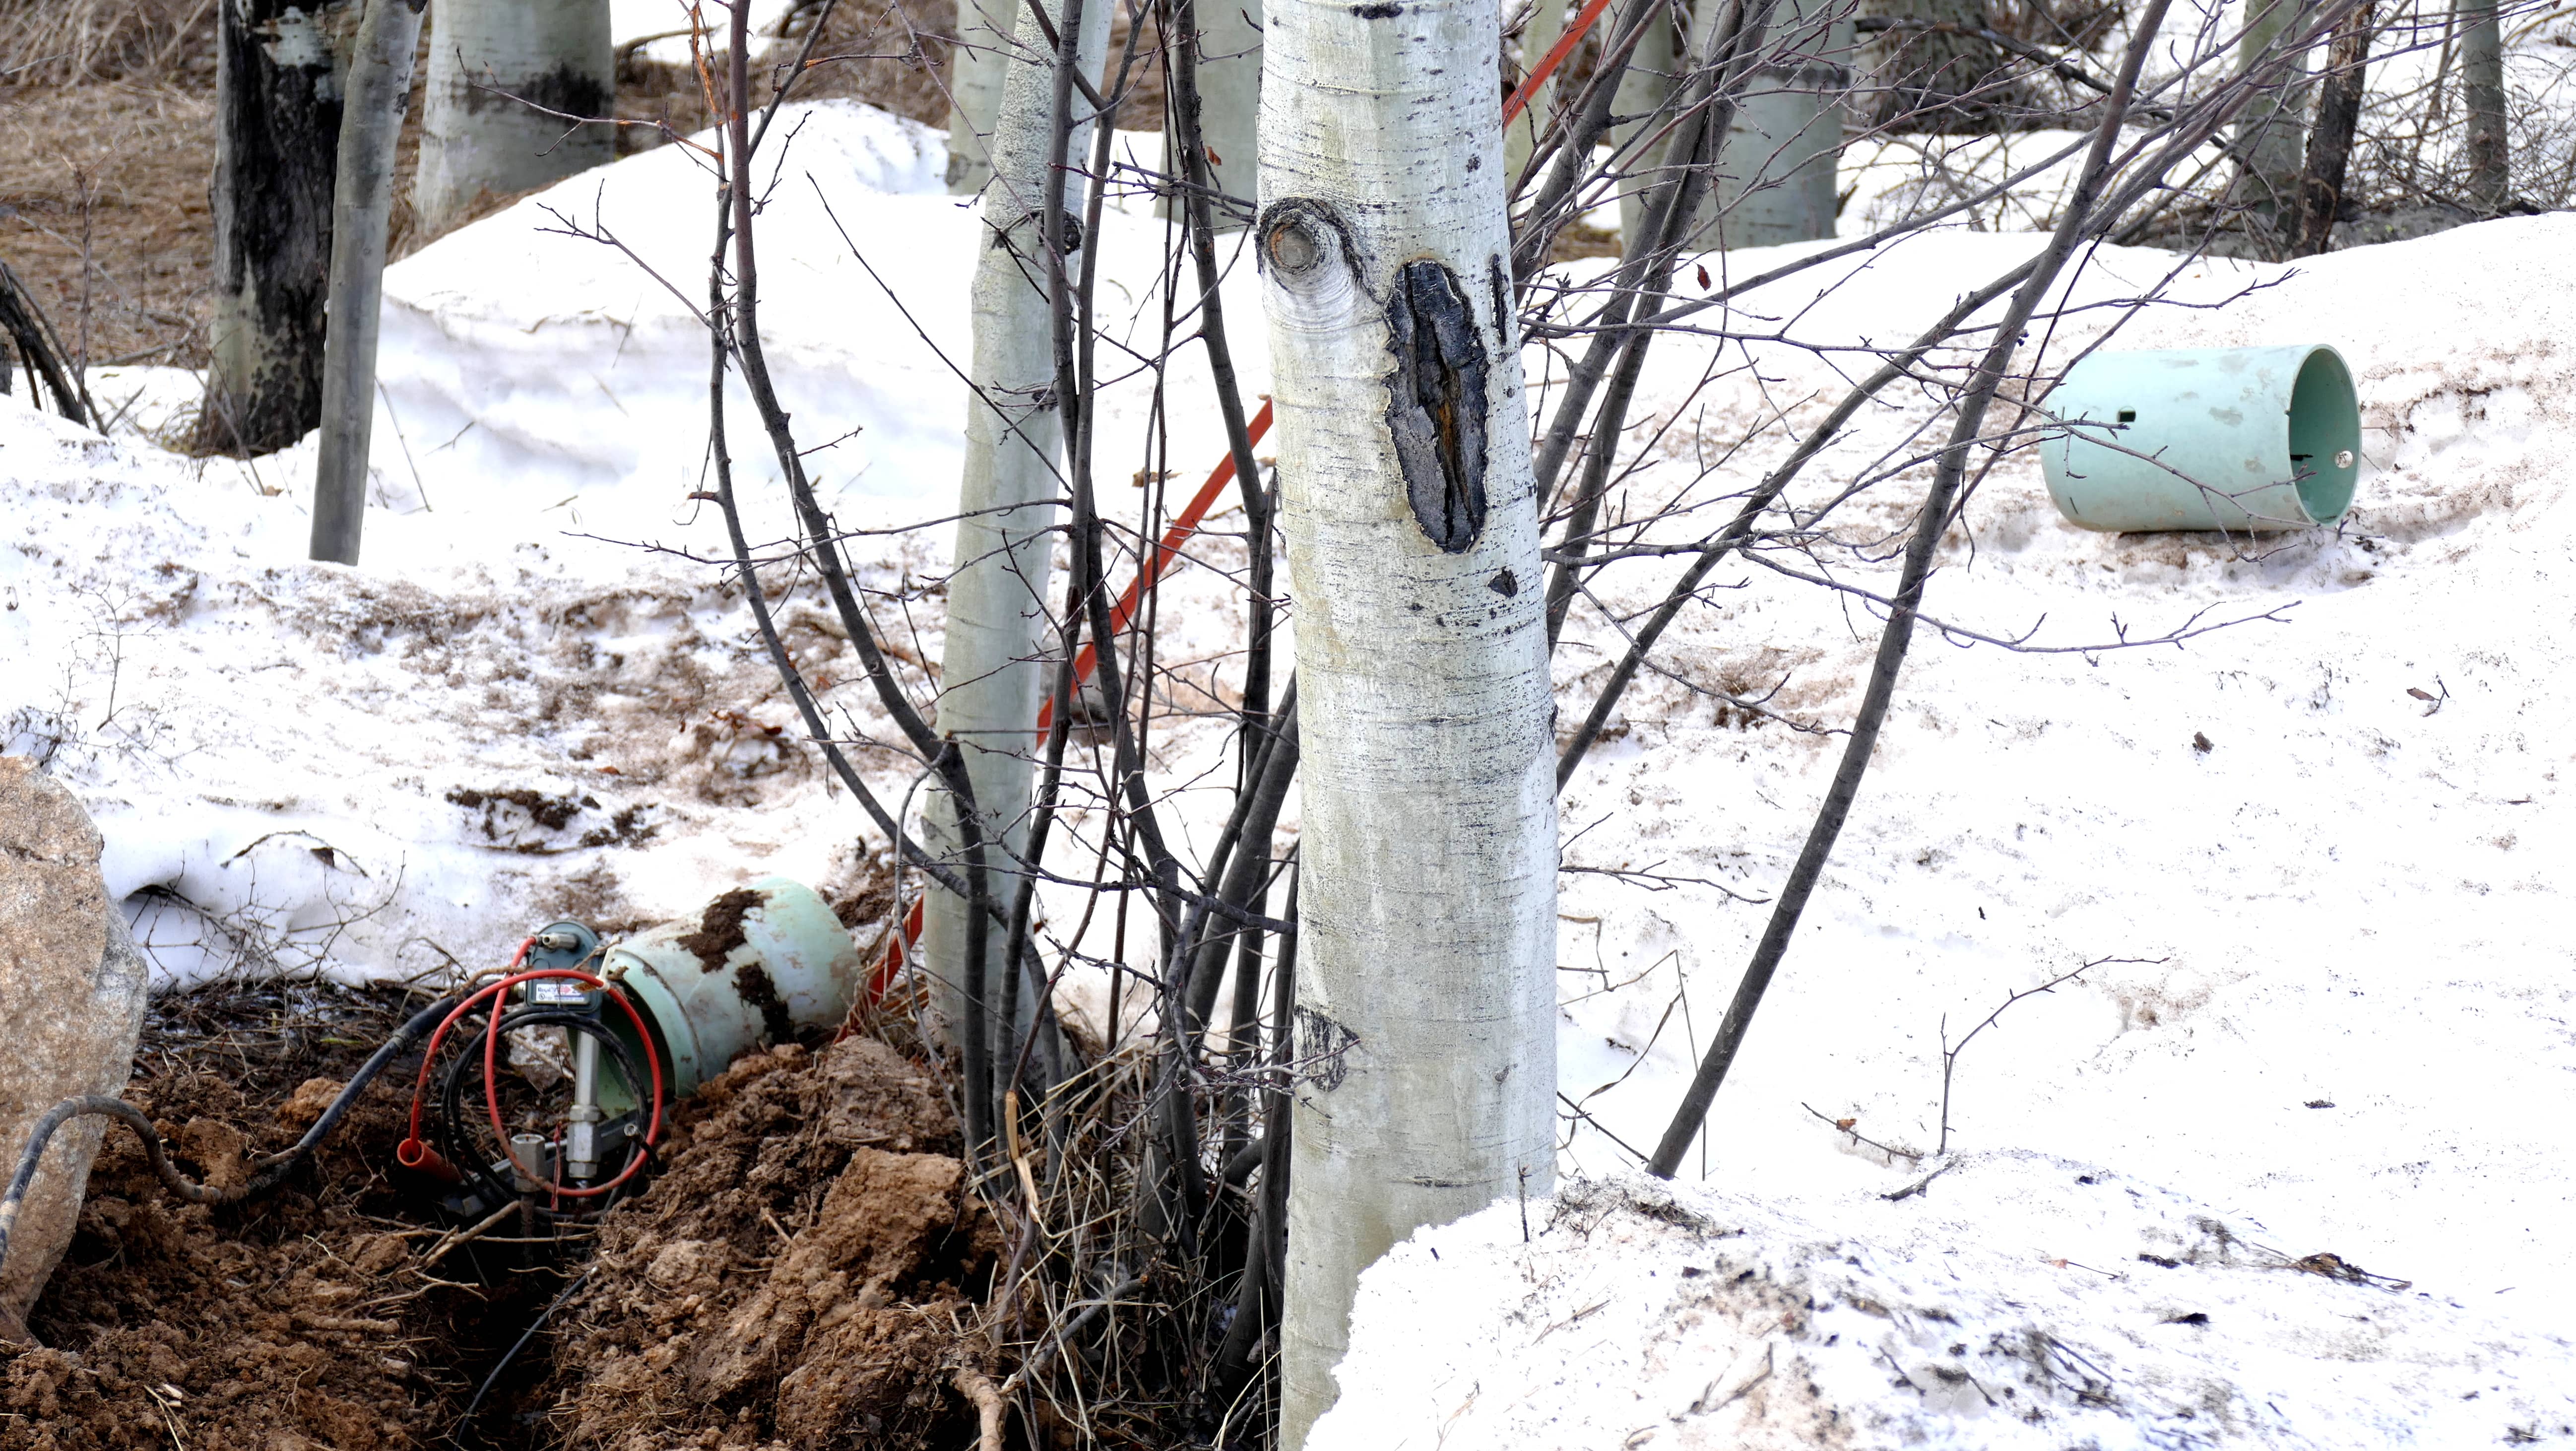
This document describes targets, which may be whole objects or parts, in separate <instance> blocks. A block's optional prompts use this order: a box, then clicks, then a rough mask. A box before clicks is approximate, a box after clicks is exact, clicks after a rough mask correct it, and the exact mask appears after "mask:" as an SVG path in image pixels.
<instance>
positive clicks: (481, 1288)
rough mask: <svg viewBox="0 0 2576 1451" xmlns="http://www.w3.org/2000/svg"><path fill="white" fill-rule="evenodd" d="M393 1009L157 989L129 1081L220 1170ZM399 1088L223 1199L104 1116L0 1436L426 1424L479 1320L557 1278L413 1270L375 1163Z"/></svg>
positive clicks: (398, 1211)
mask: <svg viewBox="0 0 2576 1451" xmlns="http://www.w3.org/2000/svg"><path fill="white" fill-rule="evenodd" d="M408 1011H409V1006H408V1005H407V1004H406V1002H405V999H404V996H403V994H402V993H400V992H399V991H383V990H380V991H375V992H366V993H343V992H340V991H337V990H333V989H327V988H326V989H313V988H298V989H270V990H263V991H257V992H242V991H225V990H218V991H215V992H208V993H190V994H182V995H173V996H166V997H163V998H160V999H158V1000H156V1001H155V1002H154V1004H153V1007H152V1012H151V1017H150V1019H149V1022H148V1024H147V1027H146V1030H145V1040H144V1045H143V1050H142V1052H141V1053H140V1054H139V1055H138V1061H137V1064H136V1076H135V1080H134V1082H133V1083H132V1084H131V1085H130V1086H129V1087H128V1089H127V1094H126V1096H127V1097H128V1099H129V1100H130V1101H132V1102H133V1103H135V1104H136V1105H137V1106H139V1107H141V1108H143V1109H144V1110H145V1111H146V1112H147V1113H150V1114H151V1115H152V1116H153V1117H154V1119H155V1121H156V1122H157V1123H158V1124H159V1125H160V1126H161V1128H162V1131H163V1133H164V1135H165V1136H166V1137H168V1138H170V1139H172V1140H174V1141H176V1142H177V1143H178V1145H179V1146H180V1149H181V1155H180V1157H181V1163H182V1167H184V1168H186V1169H187V1170H188V1171H189V1172H191V1173H192V1174H195V1175H198V1176H199V1177H202V1178H206V1179H208V1180H210V1181H211V1182H214V1183H218V1184H220V1183H226V1182H233V1183H238V1182H239V1181H240V1179H241V1177H242V1175H243V1172H244V1171H243V1167H242V1166H243V1161H244V1159H245V1158H246V1157H249V1156H251V1155H255V1154H260V1153H268V1152H273V1151H275V1150H277V1149H280V1148H283V1147H285V1146H286V1145H287V1144H288V1143H290V1142H292V1141H293V1139H294V1138H295V1137H296V1136H297V1135H298V1134H300V1133H301V1132H302V1131H303V1129H304V1128H305V1127H306V1126H308V1125H309V1124H310V1123H311V1122H312V1121H313V1118H314V1117H315V1116H316V1115H317V1114H318V1113H319V1112H320V1111H321V1110H322V1108H323V1107H324V1106H326V1105H327V1104H328V1103H329V1101H330V1099H331V1097H332V1096H333V1095H334V1094H335V1093H336V1092H337V1088H338V1084H339V1082H340V1081H341V1077H342V1075H345V1074H346V1073H348V1072H349V1071H350V1070H351V1069H353V1068H354V1067H355V1066H356V1065H357V1063H358V1062H359V1061H360V1060H361V1059H363V1058H364V1056H365V1055H366V1054H367V1052H368V1051H370V1050H371V1049H372V1047H373V1046H374V1044H375V1043H376V1042H378V1041H380V1040H381V1039H382V1038H384V1037H385V1036H387V1035H388V1034H390V1033H391V1031H392V1030H393V1028H394V1027H395V1026H397V1025H398V1024H399V1023H400V1021H401V1019H402V1017H404V1016H406V1015H407V1013H408ZM397 1080H399V1081H397ZM408 1091H409V1088H408V1079H407V1077H405V1076H404V1075H402V1074H401V1073H399V1072H398V1071H397V1072H390V1073H388V1074H386V1075H385V1076H384V1077H383V1078H381V1079H379V1080H378V1081H377V1083H376V1084H375V1085H374V1086H373V1087H372V1088H371V1089H370V1090H369V1092H368V1093H367V1094H366V1095H365V1096H363V1097H362V1098H361V1099H360V1101H359V1102H358V1104H357V1105H356V1106H355V1107H354V1108H353V1109H352V1110H351V1112H350V1114H349V1117H348V1118H347V1119H346V1120H344V1121H343V1123H342V1126H341V1128H340V1131H339V1133H337V1134H336V1135H334V1136H333V1138H332V1139H330V1140H328V1141H326V1142H325V1144H324V1145H323V1147H322V1148H321V1149H320V1151H318V1152H317V1153H316V1154H315V1156H314V1158H313V1160H312V1161H310V1162H309V1163H308V1164H307V1165H306V1166H305V1167H304V1168H303V1169H301V1170H299V1171H298V1172H297V1174H296V1175H295V1176H294V1178H292V1179H291V1180H290V1181H289V1182H288V1184H287V1186H286V1187H285V1188H284V1189H282V1190H280V1191H279V1192H277V1193H276V1194H274V1195H271V1196H269V1197H267V1198H265V1199H262V1200H258V1201H255V1202H252V1203H249V1204H244V1205H238V1206H226V1207H220V1208H207V1207H203V1206H196V1205H187V1204H181V1203H179V1202H177V1201H175V1200H173V1199H172V1198H171V1197H170V1196H169V1195H168V1194H167V1193H166V1192H165V1191H164V1190H163V1189H162V1187H161V1185H160V1183H159V1181H158V1180H156V1179H154V1178H153V1177H152V1173H151V1170H150V1168H149V1167H148V1165H147V1164H146V1161H145V1159H144V1156H143V1153H142V1150H141V1148H140V1146H139V1145H138V1144H137V1142H136V1140H135V1138H134V1136H133V1135H132V1134H131V1133H128V1132H126V1131H125V1130H123V1129H121V1128H118V1129H112V1130H110V1132H109V1134H108V1137H107V1140H106V1143H105V1145H104V1146H103V1147H102V1149H101V1151H100V1154H99V1158H98V1162H97V1165H96V1167H95V1168H94V1169H93V1170H92V1172H91V1176H90V1190H89V1200H88V1203H87V1204H86V1205H85V1206H84V1207H83V1210H82V1214H81V1223H80V1231H79V1233H78V1235H77V1236H76V1237H75V1238H74V1240H73V1242H72V1246H71V1250H70V1253H69V1254H67V1255H66V1256H65V1257H64V1262H63V1265H62V1268H61V1269H59V1270H57V1271H56V1272H55V1274H54V1278H53V1281H52V1283H51V1284H50V1285H49V1286H48V1288H47V1290H46V1293H45V1295H44V1297H43V1298H42V1299H40V1300H39V1301H37V1303H36V1306H35V1308H34V1311H33V1313H32V1314H31V1315H30V1316H29V1317H28V1321H29V1328H30V1329H31V1330H32V1331H33V1332H34V1334H35V1335H36V1336H37V1337H38V1338H39V1340H41V1341H42V1342H43V1348H34V1349H17V1350H14V1351H12V1350H0V1412H5V1419H0V1448H5V1451H20V1448H25V1451H56V1448H59V1451H89V1448H109V1447H138V1448H139V1447H147V1446H149V1447H160V1446H165V1445H168V1444H170V1443H172V1442H173V1441H176V1442H178V1443H179V1444H182V1445H185V1446H187V1447H189V1448H192V1451H194V1448H205V1451H231V1448H242V1451H303V1448H306V1447H311V1446H330V1447H338V1448H347V1451H372V1448H379V1447H387V1448H391V1447H404V1446H410V1445H414V1444H418V1443H422V1442H426V1441H428V1440H431V1439H433V1438H434V1437H436V1436H437V1435H438V1434H440V1433H442V1432H443V1431H444V1430H445V1429H446V1427H447V1424H448V1423H449V1422H451V1421H452V1420H453V1417H454V1410H453V1407H454V1406H455V1405H456V1404H458V1402H459V1392H460V1391H461V1390H463V1391H470V1388H471V1386H472V1384H473V1382H472V1380H471V1379H468V1376H469V1374H471V1373H472V1372H473V1370H474V1368H475V1367H477V1366H479V1364H481V1363H482V1362H484V1361H487V1360H488V1359H490V1358H491V1356H492V1354H493V1353H494V1349H495V1347H494V1346H493V1345H492V1344H491V1341H492V1339H493V1338H494V1337H495V1336H496V1335H508V1334H515V1333H516V1322H517V1321H518V1319H520V1318H521V1317H522V1316H523V1315H524V1313H525V1311H524V1310H522V1309H521V1302H523V1301H525V1300H526V1299H527V1298H528V1297H529V1296H530V1295H531V1294H534V1295H537V1296H539V1297H542V1296H543V1295H545V1294H548V1293H551V1287H552V1286H553V1285H554V1284H556V1283H559V1280H558V1278H557V1277H556V1276H554V1275H553V1274H550V1273H548V1274H541V1275H535V1276H511V1275H508V1274H506V1273H505V1274H502V1275H500V1276H497V1277H496V1282H495V1283H492V1284H489V1285H484V1284H469V1283H464V1282H463V1279H464V1278H465V1277H463V1276H458V1275H457V1267H453V1266H451V1267H448V1268H447V1273H446V1275H445V1276H441V1277H435V1278H434V1277H430V1276H424V1275H421V1274H419V1273H417V1272H410V1270H409V1267H410V1265H411V1264H412V1262H413V1261H414V1260H415V1258H416V1251H417V1250H418V1249H419V1248H421V1247H422V1246H423V1245H424V1244H425V1242H426V1241H427V1240H429V1239H431V1238H434V1237H435V1236H436V1234H437V1233H438V1231H437V1230H436V1229H433V1228H430V1227H427V1226H426V1225H424V1224H422V1223H421V1222H420V1221H419V1220H418V1219H417V1218H416V1217H412V1216H408V1215H406V1213H405V1204H404V1202H403V1196H402V1195H401V1194H400V1193H399V1192H398V1191H397V1189H396V1186H395V1185H394V1183H393V1182H392V1181H391V1179H389V1178H388V1173H389V1172H390V1171H391V1169H392V1148H393V1144H394V1141H395V1140H396V1139H398V1138H399V1137H400V1136H401V1134H402V1115H403V1111H404V1107H405V1104H406V1103H407V1100H408ZM11 1148H12V1154H13V1157H14V1150H15V1146H14V1145H13V1146H11ZM450 1277H453V1278H450ZM523 1280H534V1281H536V1283H533V1284H523V1283H522V1281H523Z"/></svg>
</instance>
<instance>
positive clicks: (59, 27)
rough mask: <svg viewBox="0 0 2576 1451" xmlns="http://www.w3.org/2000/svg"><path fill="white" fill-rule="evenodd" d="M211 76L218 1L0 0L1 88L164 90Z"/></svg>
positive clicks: (208, 82) (211, 77) (208, 78)
mask: <svg viewBox="0 0 2576 1451" xmlns="http://www.w3.org/2000/svg"><path fill="white" fill-rule="evenodd" d="M214 74H215V0H0V81H6V82H7V83H9V84H11V85H19V86H26V85H67V84H75V83H78V82H82V81H109V80H140V81H145V82H162V81H169V80H174V79H178V78H180V77H183V76H188V75H198V76H202V77H203V79H204V82H205V83H206V84H209V85H211V84H212V83H213V81H214Z"/></svg>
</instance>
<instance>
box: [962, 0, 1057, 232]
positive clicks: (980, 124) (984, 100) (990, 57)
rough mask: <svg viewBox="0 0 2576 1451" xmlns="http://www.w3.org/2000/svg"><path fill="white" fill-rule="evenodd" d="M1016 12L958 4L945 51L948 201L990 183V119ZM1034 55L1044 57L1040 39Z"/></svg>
mask: <svg viewBox="0 0 2576 1451" xmlns="http://www.w3.org/2000/svg"><path fill="white" fill-rule="evenodd" d="M1019 13H1020V7H1019V5H1018V4H1016V3H1014V0H957V44H956V45H954V46H952V47H950V49H949V52H948V55H949V61H948V100H949V106H948V191H949V194H950V195H951V196H973V195H974V194H975V193H977V192H979V191H982V190H983V189H984V184H985V183H986V182H989V181H991V180H992V179H993V162H992V158H991V156H990V155H988V154H987V151H986V148H987V147H988V146H989V145H991V143H992V136H993V118H994V117H995V116H997V115H999V114H1000V113H1001V109H1002V78H1003V77H1004V76H1005V75H1006V74H1008V73H1009V71H1010V70H1011V68H1012V67H1011V61H1010V59H1009V57H1010V54H1011V34H1012V27H1013V25H1014V21H1013V20H1012V17H1013V16H1016V15H1018V14H1019ZM1049 13H1050V14H1052V13H1053V12H1052V11H1050V12H1049ZM1035 53H1036V54H1039V55H1044V54H1046V44H1045V42H1044V41H1043V40H1041V41H1040V42H1039V44H1038V48H1037V51H1036V52H1035Z"/></svg>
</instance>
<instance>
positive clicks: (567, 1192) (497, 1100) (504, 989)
mask: <svg viewBox="0 0 2576 1451" xmlns="http://www.w3.org/2000/svg"><path fill="white" fill-rule="evenodd" d="M535 941H536V939H534V938H530V939H528V941H526V942H522V943H520V944H519V951H518V953H517V954H516V955H515V956H513V957H512V958H511V959H510V966H511V967H512V968H513V969H515V968H517V967H518V965H519V964H520V963H522V962H525V961H527V957H528V949H529V948H530V947H531V946H533V945H534V944H535ZM540 978H571V979H572V980H574V981H576V982H580V983H583V984H586V985H588V986H590V987H593V988H606V987H607V986H608V983H607V981H606V979H603V978H600V977H596V976H594V975H592V974H590V973H587V972H580V971H577V970H575V969H572V968H564V967H555V968H538V969H535V970H533V971H529V972H518V971H513V972H512V973H511V974H510V975H509V976H507V977H504V978H502V979H501V980H500V981H499V982H496V983H492V984H489V985H488V986H485V987H481V988H477V989H476V990H475V991H474V992H472V993H471V994H469V995H467V997H466V998H465V1000H464V1001H462V1002H460V1003H458V1004H457V1005H456V1006H455V1007H454V1008H452V1009H450V1010H449V1011H448V1014H447V1016H446V1017H445V1018H442V1019H440V1020H439V1024H438V1027H437V1029H436V1030H435V1031H433V1032H432V1033H431V1034H430V1035H429V1046H428V1047H427V1048H426V1049H424V1050H423V1051H422V1053H421V1059H420V1076H419V1078H418V1080H417V1081H415V1082H414V1084H413V1085H412V1096H411V1129H410V1132H409V1134H408V1135H407V1136H406V1137H405V1138H404V1139H403V1141H402V1142H401V1143H400V1144H398V1145H396V1146H395V1148H394V1160H395V1162H396V1163H399V1164H401V1165H402V1166H403V1167H405V1168H408V1169H424V1168H425V1169H431V1170H433V1171H435V1170H436V1169H437V1168H439V1167H441V1166H444V1160H442V1159H441V1158H440V1157H439V1156H438V1154H437V1151H435V1150H433V1149H431V1148H430V1147H429V1146H428V1145H427V1144H425V1143H423V1142H421V1138H420V1115H421V1101H422V1099H423V1098H424V1097H425V1096H426V1095H427V1093H428V1089H429V1069H430V1065H431V1064H432V1063H434V1062H436V1061H437V1059H438V1047H439V1044H440V1043H441V1042H442V1041H443V1040H444V1039H445V1038H446V1036H447V1030H448V1029H449V1028H450V1027H452V1026H454V1024H455V1023H456V1021H457V1020H458V1019H459V1018H462V1017H464V1016H465V1015H466V1014H467V1013H469V1012H472V1011H473V1010H474V1008H475V1006H476V1005H477V1004H479V1003H481V1002H482V1001H483V1000H484V999H485V998H490V999H492V1028H491V1031H490V1033H489V1034H487V1035H486V1037H485V1039H484V1042H483V1101H484V1106H485V1108H486V1109H487V1110H488V1111H489V1112H490V1114H491V1119H492V1130H493V1132H494V1133H495V1134H496V1135H498V1136H499V1138H500V1140H501V1152H502V1154H503V1155H504V1156H505V1157H507V1158H508V1159H509V1161H510V1166H511V1167H512V1168H513V1169H516V1170H518V1171H520V1172H521V1173H523V1174H525V1173H527V1166H526V1165H524V1164H521V1163H520V1162H519V1158H518V1155H517V1154H515V1153H513V1152H512V1151H511V1149H510V1134H509V1130H508V1129H507V1128H506V1127H504V1126H503V1124H502V1122H501V1092H500V1080H499V1068H500V1065H499V1062H498V1050H499V1046H500V1040H501V1017H502V1014H503V1013H504V1012H505V1011H506V1009H507V1007H508V997H507V994H508V992H509V990H510V989H511V988H514V987H517V986H518V985H519V984H521V983H524V982H533V981H535V980H537V979H540ZM609 997H610V999H611V1000H612V1001H614V1002H615V1003H616V1004H617V1006H618V1008H619V1010H620V1011H622V1012H624V1013H625V1014H626V1020H627V1021H628V1022H629V1023H631V1024H632V1025H633V1026H634V1028H635V1037H636V1040H637V1041H638V1042H640V1043H642V1044H643V1045H644V1062H645V1069H646V1074H647V1076H648V1077H650V1078H651V1079H652V1081H653V1112H652V1114H651V1116H650V1117H649V1118H648V1120H647V1121H646V1124H645V1129H644V1142H645V1143H646V1144H647V1145H651V1144H653V1143H656V1142H658V1141H659V1140H660V1138H661V1135H662V1109H663V1102H662V1055H661V1053H660V1052H659V1051H658V1050H656V1049H655V1048H654V1046H653V1033H652V1030H651V1029H650V1028H649V1027H647V1026H646V1025H645V1022H644V1017H643V1015H642V1014H641V1013H638V1012H637V1011H636V1010H635V1005H634V1004H633V1003H630V1002H628V1001H627V1000H626V995H625V994H623V993H610V994H609ZM643 1166H644V1156H643V1155H642V1154H637V1155H635V1156H634V1157H633V1158H632V1159H630V1160H628V1161H627V1165H626V1168H625V1169H624V1170H623V1171H622V1172H620V1173H619V1174H618V1176H617V1177H616V1178H614V1179H611V1180H609V1181H608V1182H607V1183H605V1184H601V1185H597V1186H595V1187H593V1188H589V1189H562V1188H557V1189H556V1190H555V1192H556V1193H559V1194H561V1195H563V1196H565V1197H567V1198H588V1197H590V1196H592V1195H597V1194H605V1193H607V1192H608V1191H609V1190H611V1189H615V1188H616V1187H618V1186H619V1185H621V1184H623V1183H625V1182H626V1181H627V1180H628V1179H630V1178H633V1177H634V1175H635V1173H636V1171H637V1170H639V1169H641V1168H642V1167H643ZM446 1167H448V1168H450V1170H451V1172H452V1166H446ZM528 1177H530V1178H534V1177H536V1176H534V1175H529V1176H528Z"/></svg>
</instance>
